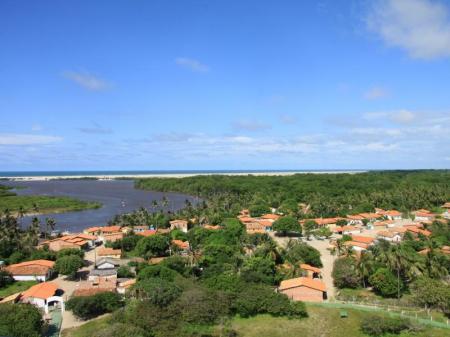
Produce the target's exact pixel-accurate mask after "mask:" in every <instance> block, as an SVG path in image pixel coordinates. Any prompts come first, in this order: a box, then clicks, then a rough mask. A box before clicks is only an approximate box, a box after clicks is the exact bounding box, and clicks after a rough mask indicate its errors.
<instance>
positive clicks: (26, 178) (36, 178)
mask: <svg viewBox="0 0 450 337" xmlns="http://www.w3.org/2000/svg"><path fill="white" fill-rule="evenodd" d="M362 172H365V171H298V172H297V171H286V172H282V171H274V172H223V173H221V172H210V173H200V172H193V173H163V174H156V173H155V174H134V175H123V174H109V175H83V176H80V175H67V176H20V177H7V176H0V179H8V180H12V181H45V180H55V179H83V178H93V179H100V180H111V179H119V178H186V177H193V176H208V175H227V176H247V175H253V176H290V175H294V174H307V173H313V174H336V173H348V174H354V173H362Z"/></svg>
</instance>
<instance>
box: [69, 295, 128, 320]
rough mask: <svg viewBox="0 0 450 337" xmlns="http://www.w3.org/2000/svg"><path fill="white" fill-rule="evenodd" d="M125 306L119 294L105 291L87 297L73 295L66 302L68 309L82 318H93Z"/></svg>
mask: <svg viewBox="0 0 450 337" xmlns="http://www.w3.org/2000/svg"><path fill="white" fill-rule="evenodd" d="M121 306H123V301H122V298H121V296H120V295H119V294H116V293H111V292H104V293H99V294H95V295H93V296H86V297H72V298H71V299H70V300H68V301H67V302H66V308H67V310H72V312H73V313H74V315H75V316H77V317H79V318H81V319H84V320H86V319H91V318H94V317H97V316H100V315H103V314H105V313H107V312H113V311H114V310H117V309H119V308H120V307H121Z"/></svg>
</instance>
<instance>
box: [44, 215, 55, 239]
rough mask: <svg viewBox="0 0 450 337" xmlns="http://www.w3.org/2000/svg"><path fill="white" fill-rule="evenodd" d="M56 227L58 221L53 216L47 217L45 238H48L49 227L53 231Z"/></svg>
mask: <svg viewBox="0 0 450 337" xmlns="http://www.w3.org/2000/svg"><path fill="white" fill-rule="evenodd" d="M55 227H56V221H55V219H53V218H46V219H45V238H47V235H48V231H49V229H50V230H51V231H53V230H54V229H55Z"/></svg>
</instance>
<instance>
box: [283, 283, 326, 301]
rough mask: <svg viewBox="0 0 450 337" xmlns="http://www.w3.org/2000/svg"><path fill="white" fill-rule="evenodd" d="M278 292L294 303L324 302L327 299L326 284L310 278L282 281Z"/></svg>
mask: <svg viewBox="0 0 450 337" xmlns="http://www.w3.org/2000/svg"><path fill="white" fill-rule="evenodd" d="M278 291H279V292H280V293H283V294H285V295H287V296H288V297H289V298H290V299H292V300H294V301H304V302H322V301H324V300H326V299H327V289H326V286H325V283H323V282H322V281H320V280H317V279H311V278H308V277H297V278H293V279H289V280H284V281H281V283H280V286H279V287H278Z"/></svg>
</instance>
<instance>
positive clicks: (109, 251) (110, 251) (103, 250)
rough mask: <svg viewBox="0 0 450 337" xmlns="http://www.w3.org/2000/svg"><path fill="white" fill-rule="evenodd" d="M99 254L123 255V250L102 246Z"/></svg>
mask: <svg viewBox="0 0 450 337" xmlns="http://www.w3.org/2000/svg"><path fill="white" fill-rule="evenodd" d="M97 254H98V256H106V255H121V254H122V251H121V250H120V249H113V248H101V249H99V250H98V253H97Z"/></svg>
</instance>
